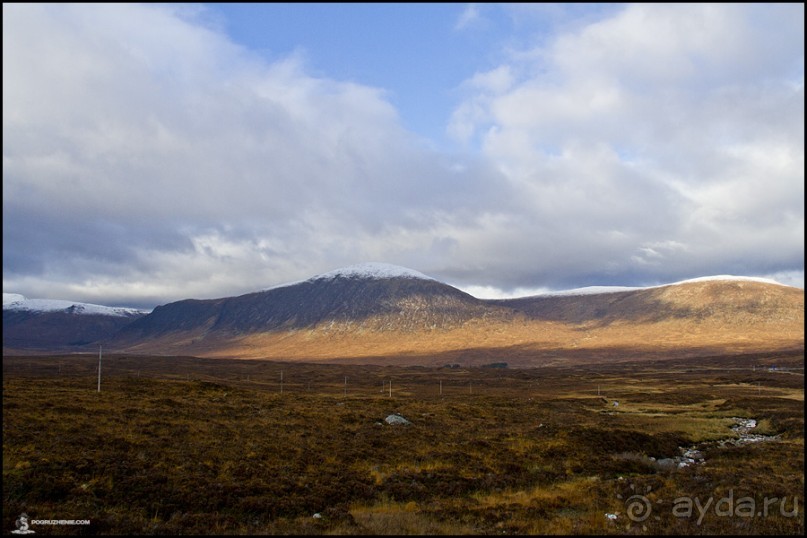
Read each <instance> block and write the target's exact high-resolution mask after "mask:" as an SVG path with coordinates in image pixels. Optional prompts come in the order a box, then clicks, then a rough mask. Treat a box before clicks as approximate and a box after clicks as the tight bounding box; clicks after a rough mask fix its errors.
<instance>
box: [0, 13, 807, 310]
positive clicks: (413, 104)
mask: <svg viewBox="0 0 807 538" xmlns="http://www.w3.org/2000/svg"><path fill="white" fill-rule="evenodd" d="M365 262H385V263H391V264H396V265H400V266H403V267H408V268H411V269H414V270H416V271H419V272H421V273H424V274H427V275H429V276H431V277H433V278H436V279H438V280H441V281H443V282H446V283H448V284H451V285H453V286H456V287H458V288H460V289H463V290H465V291H468V292H470V293H472V294H473V295H475V296H477V297H481V298H493V297H513V296H525V295H532V294H535V293H539V292H542V291H549V290H564V289H573V288H580V287H587V286H652V285H659V284H664V283H671V282H677V281H681V280H685V279H690V278H697V277H704V276H711V275H738V276H752V277H761V278H769V279H773V280H776V281H778V282H781V283H783V284H787V285H791V286H797V287H801V288H803V287H804V5H803V4H800V3H799V4H796V3H792V4H790V3H787V4H747V3H741V4H672V5H667V4H576V3H575V4H543V3H542V4H432V3H423V4H367V3H361V4H92V5H91V4H36V3H31V4H22V3H21V4H14V3H4V4H3V292H5V293H18V294H22V295H24V296H26V297H29V298H41V299H64V300H73V301H82V302H88V303H93V304H102V305H108V306H127V307H137V308H153V307H154V306H156V305H159V304H165V303H168V302H171V301H176V300H181V299H186V298H196V299H207V298H216V297H228V296H235V295H241V294H244V293H250V292H253V291H258V290H260V289H265V288H267V287H271V286H275V285H279V284H282V283H286V282H293V281H298V280H304V279H307V278H309V277H312V276H314V275H317V274H320V273H324V272H328V271H332V270H334V269H336V268H339V267H344V266H349V265H354V264H358V263H365Z"/></svg>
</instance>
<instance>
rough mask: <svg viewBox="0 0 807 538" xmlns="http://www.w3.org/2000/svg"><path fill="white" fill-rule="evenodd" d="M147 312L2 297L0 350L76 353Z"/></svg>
mask: <svg viewBox="0 0 807 538" xmlns="http://www.w3.org/2000/svg"><path fill="white" fill-rule="evenodd" d="M146 314H148V311H144V310H137V309H134V308H119V307H109V306H101V305H96V304H89V303H78V302H72V301H62V300H50V299H28V298H26V297H24V296H23V295H19V294H16V293H4V294H3V349H4V350H26V349H28V350H44V351H68V350H70V351H76V350H81V349H82V346H86V345H88V344H91V343H93V342H97V341H99V340H104V339H107V338H110V337H111V336H112V335H114V334H115V333H116V332H118V330H120V329H121V328H122V327H125V326H126V325H128V324H129V323H131V322H132V321H134V320H135V319H138V318H141V317H143V316H145V315H146Z"/></svg>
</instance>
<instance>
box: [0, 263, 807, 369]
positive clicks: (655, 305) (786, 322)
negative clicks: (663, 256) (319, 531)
mask: <svg viewBox="0 0 807 538" xmlns="http://www.w3.org/2000/svg"><path fill="white" fill-rule="evenodd" d="M3 322H4V324H3V344H4V349H8V348H11V349H15V348H16V349H20V348H37V349H47V348H56V349H59V350H64V349H73V348H75V347H76V346H79V347H80V346H81V345H83V344H88V343H90V342H92V343H96V344H97V343H100V342H102V341H103V343H104V349H115V350H118V351H123V352H131V353H146V354H189V355H197V356H227V357H254V358H260V357H268V358H282V359H294V358H297V359H311V358H314V359H323V358H341V359H345V360H351V358H355V357H362V356H372V357H381V356H384V357H388V356H394V357H409V358H412V357H425V358H422V359H417V360H418V361H420V360H425V361H429V360H432V361H438V360H443V359H441V358H439V357H440V356H441V355H440V354H441V353H450V354H452V355H451V356H452V357H453V358H452V359H451V360H452V361H454V359H455V358H456V357H462V358H463V360H467V361H473V360H477V359H475V358H474V357H477V358H478V360H479V361H482V360H484V361H488V362H490V361H491V360H493V359H496V360H499V359H502V358H504V359H507V358H509V359H510V360H511V361H513V363H514V364H515V361H516V359H517V358H519V357H520V358H519V359H518V360H520V361H522V363H523V364H524V365H534V364H536V361H537V364H543V363H544V362H541V361H544V360H545V359H544V358H543V357H546V356H547V354H548V356H551V357H558V356H562V355H564V354H573V355H574V357H576V358H575V360H579V357H581V356H590V357H594V358H595V359H596V358H597V357H599V358H602V357H605V356H611V355H613V354H616V356H618V357H619V358H620V359H621V360H622V359H624V358H625V357H629V356H630V355H631V353H633V352H632V351H631V350H632V349H635V350H639V351H635V353H637V354H640V355H641V356H647V355H648V354H649V353H652V350H654V349H661V350H664V351H663V353H668V352H669V353H674V354H681V353H689V354H692V353H695V354H698V353H700V354H703V353H707V352H708V353H716V352H720V351H721V350H731V351H732V352H736V351H737V350H746V349H754V350H757V349H764V350H767V349H783V348H787V349H793V348H799V346H800V347H801V348H803V345H804V344H803V342H804V325H803V324H804V290H802V289H800V288H793V287H790V286H784V285H781V284H779V283H777V282H773V281H767V280H765V279H759V278H753V277H735V276H728V275H725V276H714V277H704V278H696V279H691V280H687V281H681V282H676V283H673V284H667V285H660V286H650V287H642V288H635V287H631V288H626V287H613V286H609V287H588V288H580V289H577V290H567V291H559V292H550V293H546V294H543V295H535V296H531V297H523V298H516V299H496V300H494V299H478V298H476V297H474V296H472V295H470V294H468V293H466V292H463V291H461V290H459V289H457V288H454V287H452V286H450V285H448V284H445V283H443V282H440V281H438V280H436V279H434V278H431V277H429V276H427V275H425V274H423V273H420V272H418V271H414V270H412V269H407V268H404V267H399V266H395V265H390V264H384V263H367V264H360V265H353V266H349V267H344V268H341V269H336V270H333V271H328V272H326V273H322V274H319V275H316V276H313V277H311V278H309V279H307V280H302V281H297V282H291V283H287V284H282V285H279V286H274V287H272V288H268V289H264V290H261V291H257V292H254V293H248V294H245V295H241V296H237V297H223V298H219V299H206V300H196V299H186V300H182V301H176V302H173V303H168V304H165V305H162V306H158V307H157V308H155V309H154V310H153V311H152V312H151V313H149V314H144V313H143V312H139V311H136V310H134V309H120V308H117V309H116V308H109V307H100V306H98V305H86V304H81V303H71V302H69V301H41V302H37V301H36V300H30V299H25V298H24V297H22V296H19V295H14V294H4V308H3ZM88 325H90V326H91V327H90V329H91V330H88V329H87V327H86V326H88ZM71 346H72V347H71ZM669 350H673V351H669ZM407 360H409V359H407ZM412 360H415V359H412ZM592 360H594V359H592ZM597 360H599V359H597Z"/></svg>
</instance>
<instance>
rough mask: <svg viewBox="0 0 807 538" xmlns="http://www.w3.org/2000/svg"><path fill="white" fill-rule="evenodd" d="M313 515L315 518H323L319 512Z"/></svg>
mask: <svg viewBox="0 0 807 538" xmlns="http://www.w3.org/2000/svg"><path fill="white" fill-rule="evenodd" d="M311 517H313V518H314V519H322V514H320V513H319V512H317V513H316V514H314V515H313V516H311Z"/></svg>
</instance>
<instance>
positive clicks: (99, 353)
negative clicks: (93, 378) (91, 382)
mask: <svg viewBox="0 0 807 538" xmlns="http://www.w3.org/2000/svg"><path fill="white" fill-rule="evenodd" d="M98 392H101V346H98Z"/></svg>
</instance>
